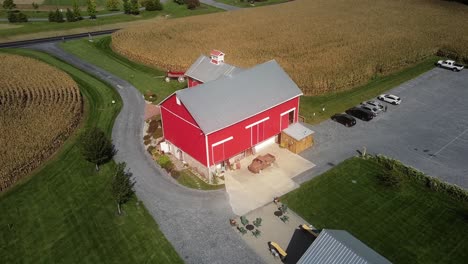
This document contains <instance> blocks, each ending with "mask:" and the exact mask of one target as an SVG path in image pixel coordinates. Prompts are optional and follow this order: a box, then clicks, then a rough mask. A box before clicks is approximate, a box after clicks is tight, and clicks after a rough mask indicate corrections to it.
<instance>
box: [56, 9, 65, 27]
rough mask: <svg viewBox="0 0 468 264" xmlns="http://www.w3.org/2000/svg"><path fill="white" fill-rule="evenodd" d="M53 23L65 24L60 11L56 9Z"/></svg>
mask: <svg viewBox="0 0 468 264" xmlns="http://www.w3.org/2000/svg"><path fill="white" fill-rule="evenodd" d="M55 22H58V23H62V22H65V20H63V14H62V12H60V10H58V8H57V9H56V10H55Z"/></svg>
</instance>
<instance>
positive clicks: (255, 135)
mask: <svg viewBox="0 0 468 264" xmlns="http://www.w3.org/2000/svg"><path fill="white" fill-rule="evenodd" d="M292 108H295V113H294V122H297V117H298V110H299V97H296V98H293V99H291V100H289V101H287V102H284V103H282V104H280V105H278V106H275V107H273V108H271V109H269V110H266V111H264V112H262V113H259V114H257V115H255V116H253V117H250V118H248V119H245V120H243V121H241V122H239V123H236V124H234V125H231V126H229V127H226V128H224V129H221V130H219V131H217V132H214V133H212V134H210V135H208V151H209V159H210V165H215V164H217V163H219V162H221V161H223V160H226V159H228V158H230V157H232V156H234V155H236V154H239V153H241V152H242V151H245V150H246V149H249V148H251V147H252V146H254V145H256V144H258V143H260V142H262V141H264V140H266V139H268V138H271V137H273V136H275V135H277V134H279V133H280V132H281V130H283V129H285V128H287V126H288V122H289V121H288V115H287V114H286V115H283V116H281V114H282V113H284V112H286V111H288V110H290V109H292ZM284 116H286V118H285V117H284ZM265 118H268V120H266V121H264V122H261V123H259V124H257V125H254V126H252V127H251V128H247V129H246V126H249V125H251V124H253V123H255V122H258V121H260V120H262V119H265ZM285 122H286V124H285ZM231 136H232V137H233V139H232V140H228V141H226V142H224V143H221V144H218V145H217V146H214V147H213V144H216V143H217V142H220V141H223V140H226V139H228V138H230V137H231ZM205 164H206V163H205Z"/></svg>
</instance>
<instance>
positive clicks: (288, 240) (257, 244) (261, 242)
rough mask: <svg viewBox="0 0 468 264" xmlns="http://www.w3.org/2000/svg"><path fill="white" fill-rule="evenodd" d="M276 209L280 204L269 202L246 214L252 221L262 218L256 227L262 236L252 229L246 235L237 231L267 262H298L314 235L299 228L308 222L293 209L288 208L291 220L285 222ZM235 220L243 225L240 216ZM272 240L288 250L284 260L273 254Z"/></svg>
mask: <svg viewBox="0 0 468 264" xmlns="http://www.w3.org/2000/svg"><path fill="white" fill-rule="evenodd" d="M276 211H278V206H277V205H275V204H274V203H269V204H267V205H265V206H263V207H261V208H258V209H256V210H254V211H252V212H250V213H248V214H247V215H246V217H247V219H248V220H249V222H250V223H252V222H253V221H254V220H255V219H256V218H257V217H260V218H262V224H261V226H260V227H258V228H256V229H258V230H260V232H261V235H260V236H258V237H255V236H254V235H253V234H252V232H251V231H248V232H247V233H246V234H244V235H242V234H241V233H240V232H238V231H237V233H238V234H239V236H241V237H242V238H243V239H244V240H245V242H246V243H247V244H248V245H249V247H251V248H252V249H253V250H254V251H255V252H256V253H257V254H258V255H259V256H261V257H262V258H263V260H264V261H265V262H266V263H296V262H297V261H298V260H299V258H300V257H301V256H302V255H303V254H304V252H305V251H306V250H307V248H308V247H309V246H310V245H311V244H312V242H313V240H314V237H313V236H312V235H311V234H310V233H308V232H306V231H304V230H302V229H301V228H299V226H300V225H302V224H308V223H307V222H306V221H305V220H304V219H302V218H301V217H300V216H298V215H297V214H295V213H294V212H293V211H291V210H289V209H288V211H287V213H286V214H285V215H287V216H288V217H289V221H287V222H285V223H284V222H283V221H281V220H280V218H279V217H278V216H276V215H275V212H276ZM235 220H236V222H237V223H238V224H239V226H243V225H242V224H241V221H240V218H236V219H235ZM233 228H235V227H233ZM270 241H272V242H276V243H277V244H278V245H279V246H280V247H281V248H282V249H283V250H285V251H286V253H287V254H288V255H287V256H286V258H285V260H284V261H281V260H280V259H279V258H277V257H274V256H273V255H272V254H271V252H270V250H269V248H268V242H270Z"/></svg>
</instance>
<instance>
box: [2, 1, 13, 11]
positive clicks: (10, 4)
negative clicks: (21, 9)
mask: <svg viewBox="0 0 468 264" xmlns="http://www.w3.org/2000/svg"><path fill="white" fill-rule="evenodd" d="M2 6H3V8H4V9H7V10H11V9H15V8H16V4H15V2H13V0H4V1H3V5H2Z"/></svg>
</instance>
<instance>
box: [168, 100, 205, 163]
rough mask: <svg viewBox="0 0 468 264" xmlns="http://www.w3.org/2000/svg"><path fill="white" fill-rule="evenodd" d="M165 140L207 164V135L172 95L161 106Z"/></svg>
mask: <svg viewBox="0 0 468 264" xmlns="http://www.w3.org/2000/svg"><path fill="white" fill-rule="evenodd" d="M161 119H162V122H163V132H164V138H165V139H166V140H168V141H169V142H171V143H172V144H174V145H175V146H177V147H178V148H180V149H182V151H183V152H185V153H187V154H189V155H190V156H192V157H193V158H194V159H196V160H198V161H199V162H200V163H201V164H206V145H205V135H204V134H203V132H202V131H201V130H200V129H199V128H198V125H197V123H196V122H195V121H194V120H193V118H192V116H191V115H190V113H189V112H188V111H187V109H186V108H185V107H184V106H183V105H182V104H181V105H178V104H177V102H176V97H175V95H172V96H171V97H170V98H168V99H167V100H166V101H164V102H163V103H162V105H161Z"/></svg>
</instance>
